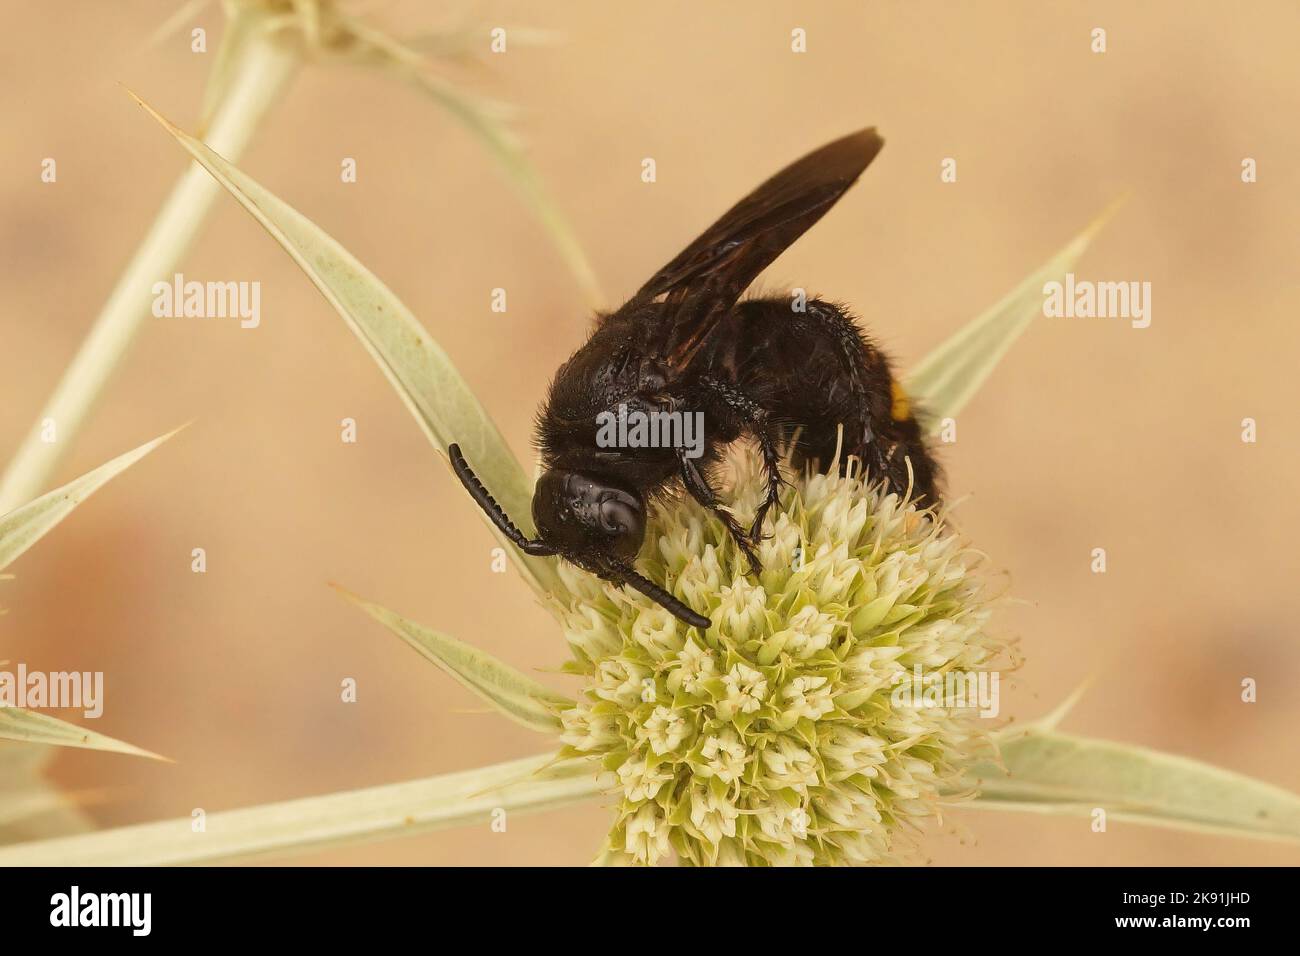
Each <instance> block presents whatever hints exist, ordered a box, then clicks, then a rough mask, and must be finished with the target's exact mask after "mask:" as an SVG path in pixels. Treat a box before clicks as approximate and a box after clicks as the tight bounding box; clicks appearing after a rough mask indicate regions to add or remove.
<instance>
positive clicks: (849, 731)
mask: <svg viewBox="0 0 1300 956" xmlns="http://www.w3.org/2000/svg"><path fill="white" fill-rule="evenodd" d="M733 465H734V466H735V472H736V473H735V476H734V489H733V494H732V498H733V500H734V502H735V505H734V507H735V510H736V511H737V512H739V513H740V515H741V517H742V519H743V518H744V517H745V515H746V513H748V514H750V515H752V513H753V510H754V508H755V507H756V505H757V503H758V500H759V495H760V494H761V490H762V485H761V481H760V480H759V473H758V468H757V464H756V460H755V458H754V456H753V455H752V454H749V453H742V454H740V455H738V457H737V458H736V459H735V461H734V462H733ZM743 523H745V522H744V521H743V520H742V524H743ZM647 541H648V544H647V547H646V549H645V553H643V554H642V559H641V562H640V564H641V570H642V571H643V572H644V573H645V574H647V575H648V576H650V577H651V578H653V579H654V580H661V581H666V582H668V584H669V586H670V588H671V589H672V590H673V592H674V593H676V594H677V595H678V596H679V597H681V598H682V599H683V600H684V601H686V602H687V603H688V604H690V606H691V607H693V608H696V609H698V610H700V611H702V612H704V613H707V614H708V615H709V617H710V618H711V619H712V621H713V626H712V627H710V628H709V629H708V630H707V631H699V630H697V629H693V628H689V627H688V626H686V625H685V624H683V623H682V622H680V621H678V620H677V619H676V618H675V617H673V616H672V615H671V614H669V613H668V612H666V611H664V610H663V609H662V608H659V607H657V606H655V605H653V604H651V603H649V602H648V601H646V600H644V599H642V598H641V597H640V596H638V595H636V594H633V593H631V592H629V591H626V590H624V589H620V588H615V587H611V586H608V585H605V584H603V583H602V582H599V581H596V580H595V579H593V578H590V577H589V576H587V575H584V574H583V573H582V572H579V571H576V570H574V569H572V568H567V567H566V568H565V569H564V570H563V571H562V572H561V573H562V575H563V577H564V579H565V583H566V584H567V585H568V587H569V589H570V591H571V592H572V594H573V595H574V596H573V598H572V600H571V601H570V602H569V603H567V604H566V605H565V606H564V607H563V608H562V609H561V619H562V621H563V624H564V628H565V633H566V636H567V637H568V640H569V644H570V647H571V648H572V650H573V655H574V660H573V661H572V662H571V663H570V664H569V665H568V666H567V669H568V670H570V671H574V672H576V673H578V674H580V675H582V677H583V678H584V680H585V681H586V684H585V687H584V689H583V692H582V693H581V695H580V696H579V698H578V700H577V702H576V703H575V704H574V705H573V706H572V707H569V708H566V709H565V710H564V711H563V712H562V713H561V715H560V717H561V723H562V726H563V733H562V736H563V741H564V744H565V747H564V753H565V754H566V755H568V756H574V757H577V756H587V757H590V758H592V759H593V760H594V761H599V764H600V767H601V769H602V771H603V772H604V773H605V774H606V775H607V779H608V781H609V784H610V788H611V790H612V791H613V792H614V793H615V794H616V796H617V805H616V818H615V822H614V826H613V829H612V830H611V833H610V836H609V839H608V841H607V845H606V851H605V852H606V855H607V856H610V855H612V856H614V857H617V858H619V859H622V860H624V861H626V862H635V863H643V864H654V863H657V862H659V861H660V860H662V859H664V858H665V857H667V856H669V854H670V853H672V852H675V853H676V856H677V858H678V860H679V861H680V862H682V863H686V864H694V865H706V864H738V865H745V864H748V865H763V864H777V865H789V864H846V863H847V864H856V863H874V862H880V861H882V860H885V859H888V858H889V857H890V856H891V854H892V853H893V852H894V844H895V840H896V837H897V835H898V834H899V832H900V831H901V830H903V829H905V828H906V827H907V825H908V824H915V823H919V822H921V821H922V820H924V819H925V818H927V817H929V816H931V815H933V814H934V813H935V810H936V805H937V801H938V798H939V796H940V795H941V793H951V792H953V791H955V790H956V789H957V788H958V787H959V777H960V765H961V763H963V762H964V761H965V760H966V759H967V758H968V757H969V756H970V755H971V754H972V753H973V752H975V751H977V750H978V749H979V748H980V746H981V744H982V742H983V741H984V740H985V737H986V733H987V730H989V729H991V728H988V727H987V726H986V725H987V723H988V722H987V721H985V722H983V723H981V721H980V719H979V716H978V713H977V711H976V710H975V709H974V708H972V707H969V706H965V705H963V706H955V705H954V706H947V705H946V704H949V703H951V702H948V701H944V702H941V706H916V705H914V704H912V703H905V704H902V705H900V704H899V703H896V695H895V693H894V691H895V688H896V687H897V686H898V685H899V683H900V682H901V681H903V680H904V679H910V678H911V677H912V675H913V674H914V673H916V672H918V668H919V669H921V670H924V671H925V672H929V673H940V674H942V673H945V672H953V671H956V672H966V673H976V672H979V671H982V670H989V669H990V668H991V667H993V666H994V664H995V661H996V659H997V658H998V656H999V654H1000V652H1001V651H1002V650H1003V649H1004V646H1005V644H1004V642H1003V641H1002V640H1000V639H998V638H996V637H994V636H992V635H990V634H989V633H988V632H987V631H986V630H985V625H986V623H987V620H988V593H987V588H986V586H985V583H984V581H983V579H982V577H981V576H980V574H979V572H978V567H977V566H978V564H979V558H978V557H977V556H976V555H975V554H973V553H972V552H971V551H969V550H968V549H967V548H965V547H964V546H963V544H962V543H961V541H960V539H959V538H958V536H957V535H956V534H955V533H954V532H953V531H952V530H951V528H950V527H948V525H947V523H946V520H945V516H944V515H943V514H942V513H938V514H936V513H933V512H928V511H918V510H916V508H915V507H914V506H913V505H911V504H910V503H909V502H907V501H905V500H904V499H903V498H902V497H900V496H899V495H897V494H886V493H884V491H883V490H882V489H881V488H879V487H873V486H871V485H869V484H867V483H866V482H864V481H863V479H862V478H861V477H860V476H858V475H856V474H853V473H850V474H849V475H847V476H841V475H839V474H838V473H831V474H812V475H809V476H804V477H801V478H796V479H795V480H794V481H793V482H792V483H790V484H789V485H788V486H787V487H786V489H785V492H784V494H783V497H782V502H781V508H780V509H779V511H778V512H776V517H775V518H774V520H770V521H769V528H768V529H767V537H766V538H765V540H764V541H763V542H762V543H761V545H760V546H759V549H758V551H759V556H760V558H761V560H762V565H763V570H762V572H761V573H760V574H759V575H758V576H757V577H756V578H755V577H751V576H749V575H748V574H747V571H748V566H747V563H746V561H745V558H744V557H743V555H742V554H740V552H739V550H738V549H737V548H736V546H735V544H734V542H732V541H731V540H730V538H729V537H728V535H727V532H726V529H725V528H724V526H723V525H722V523H721V522H720V521H718V520H717V519H716V518H715V517H714V516H713V515H711V514H709V513H708V512H706V511H705V510H704V509H702V508H700V507H699V506H697V505H695V504H694V503H693V502H690V501H680V502H671V503H669V504H668V505H667V506H665V507H662V508H660V509H659V514H658V515H657V517H656V518H655V519H654V521H653V523H652V524H651V527H650V529H649V532H648V535H647Z"/></svg>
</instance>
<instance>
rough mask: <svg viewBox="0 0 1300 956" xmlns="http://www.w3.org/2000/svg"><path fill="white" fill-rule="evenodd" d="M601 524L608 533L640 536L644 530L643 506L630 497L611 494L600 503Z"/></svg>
mask: <svg viewBox="0 0 1300 956" xmlns="http://www.w3.org/2000/svg"><path fill="white" fill-rule="evenodd" d="M600 526H601V528H603V529H604V530H605V531H606V532H607V533H608V534H614V535H627V534H630V535H633V536H639V535H640V534H641V532H642V530H643V528H642V516H641V507H640V505H639V504H638V503H637V502H636V501H634V500H632V499H631V498H630V497H627V496H623V495H617V496H610V497H608V498H606V499H605V500H604V501H602V502H601V503H600Z"/></svg>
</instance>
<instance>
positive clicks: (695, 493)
mask: <svg viewBox="0 0 1300 956" xmlns="http://www.w3.org/2000/svg"><path fill="white" fill-rule="evenodd" d="M677 460H678V461H679V462H680V463H681V466H682V484H684V485H685V486H686V490H687V491H689V492H690V493H691V497H692V498H694V499H695V500H696V501H698V502H699V503H700V504H702V505H703V506H704V507H706V508H708V509H709V510H710V511H712V512H713V513H714V514H715V515H717V516H718V518H719V520H721V521H722V523H723V524H724V525H726V528H727V531H728V532H730V534H731V537H732V538H733V539H734V540H735V542H736V546H737V547H738V548H740V550H741V552H742V553H743V554H744V555H745V559H746V560H747V561H749V570H750V573H752V574H757V573H758V572H760V571H761V570H763V566H762V564H761V563H760V562H759V560H758V555H757V554H755V553H754V546H753V544H752V543H751V542H750V540H749V537H748V536H747V535H746V534H745V531H744V529H743V528H741V527H740V522H738V521H737V520H736V516H735V515H733V514H732V513H731V512H730V511H728V510H727V509H726V508H724V507H723V506H722V505H720V504H718V495H717V492H715V491H714V490H713V488H712V486H711V485H710V484H709V480H708V478H706V477H705V476H704V474H703V472H701V471H700V469H699V466H698V465H696V464H695V459H693V458H687V457H686V449H684V448H678V449H677Z"/></svg>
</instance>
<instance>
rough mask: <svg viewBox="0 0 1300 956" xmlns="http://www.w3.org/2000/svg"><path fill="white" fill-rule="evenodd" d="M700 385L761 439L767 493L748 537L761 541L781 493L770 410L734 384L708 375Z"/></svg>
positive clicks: (778, 462) (760, 447)
mask: <svg viewBox="0 0 1300 956" xmlns="http://www.w3.org/2000/svg"><path fill="white" fill-rule="evenodd" d="M700 386H701V387H702V388H703V389H704V390H705V392H706V393H707V394H708V395H709V396H710V397H712V398H713V399H714V400H715V401H719V402H722V403H723V404H724V405H726V406H727V409H728V410H729V411H730V412H731V413H732V414H734V415H735V416H736V417H737V418H738V419H739V420H740V423H741V424H742V425H743V426H744V427H745V430H746V431H748V432H750V433H751V434H752V435H753V436H754V437H755V438H757V439H758V447H759V449H760V450H761V451H762V453H763V474H764V476H765V477H766V478H767V494H766V495H765V496H764V497H763V503H762V504H760V505H759V506H758V510H757V511H756V512H754V523H753V524H752V525H751V526H750V528H749V539H750V541H751V542H755V543H756V542H758V541H759V540H760V535H761V534H762V533H763V521H764V520H765V519H766V518H767V513H768V512H769V511H771V510H772V506H773V505H775V504H776V503H777V502H778V501H779V500H780V495H781V483H782V479H781V455H780V453H779V452H778V451H777V449H776V435H775V431H776V429H775V427H774V426H773V424H772V421H771V416H770V415H768V413H767V409H765V408H763V406H761V405H759V404H758V403H757V402H755V401H754V400H753V399H751V398H750V397H749V396H748V395H746V394H745V393H744V392H743V391H741V390H740V389H738V388H737V387H736V386H734V385H730V384H728V383H727V382H723V381H721V380H719V379H716V378H709V377H708V376H705V377H703V378H701V379H700Z"/></svg>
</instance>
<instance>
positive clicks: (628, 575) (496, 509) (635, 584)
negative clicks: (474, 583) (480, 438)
mask: <svg viewBox="0 0 1300 956" xmlns="http://www.w3.org/2000/svg"><path fill="white" fill-rule="evenodd" d="M447 455H448V457H449V458H451V467H452V469H453V470H454V471H455V472H456V477H457V478H459V479H460V483H461V484H462V485H464V486H465V490H466V491H468V492H469V494H470V497H471V498H473V499H474V500H475V501H477V502H478V506H479V507H480V508H482V509H483V511H484V512H485V513H486V514H487V516H488V517H489V518H491V519H492V523H493V524H494V525H496V526H497V527H498V528H500V529H501V533H502V534H504V535H505V536H506V537H507V538H509V539H510V541H511V542H512V543H513V544H514V546H515V547H516V548H518V549H519V550H520V551H522V552H524V553H525V554H530V555H533V556H534V557H539V558H547V557H551V556H552V555H555V554H558V552H557V551H556V550H555V549H554V548H553V547H551V546H550V545H549V544H547V543H546V542H545V541H542V540H541V539H540V538H539V539H535V540H533V539H529V538H526V537H524V533H523V532H522V531H520V530H519V529H518V528H516V527H515V525H514V522H512V521H511V520H510V518H509V517H508V516H507V515H506V513H505V511H504V510H503V509H502V507H501V506H500V505H499V504H497V502H496V499H495V498H493V497H492V495H491V494H490V493H489V492H488V490H487V489H486V488H484V487H483V482H481V481H479V480H478V475H476V474H474V469H472V468H470V466H469V462H467V461H466V460H465V456H464V455H462V454H461V453H460V446H459V445H455V444H452V445H448V446H447ZM607 567H608V571H609V573H610V574H611V575H612V576H614V577H617V578H618V581H619V583H620V584H626V585H627V586H628V587H630V588H632V589H633V590H635V591H640V592H641V593H642V594H644V595H645V596H646V597H648V598H649V599H650V600H652V601H654V602H655V603H656V604H658V605H659V606H660V607H662V608H664V609H665V610H666V611H668V612H669V613H671V614H672V615H673V616H674V617H677V618H679V619H680V620H682V621H685V622H686V623H687V624H689V625H690V626H691V627H698V628H700V629H702V630H707V629H708V628H709V626H710V625H712V623H713V622H712V621H710V620H709V619H708V618H707V617H705V616H704V615H703V614H696V613H695V612H694V611H692V610H691V609H690V608H689V607H687V606H686V605H685V604H683V603H682V602H681V601H679V600H677V598H675V597H673V596H672V595H671V594H669V593H668V592H667V591H665V590H664V589H663V588H661V587H660V586H659V585H657V584H655V583H654V582H653V581H651V580H648V579H647V578H644V577H642V576H641V575H640V574H637V573H636V572H635V571H633V570H632V569H631V568H629V567H628V566H627V565H625V564H619V563H616V562H613V561H611V562H608V565H607Z"/></svg>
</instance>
